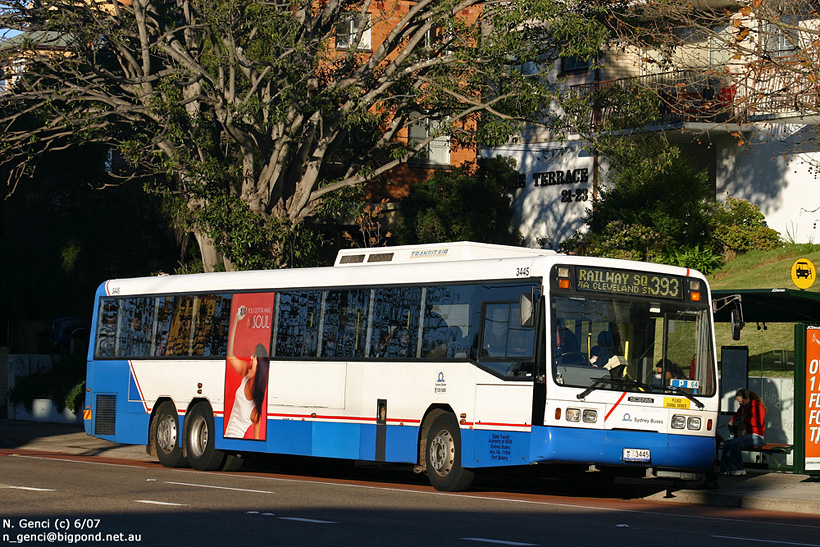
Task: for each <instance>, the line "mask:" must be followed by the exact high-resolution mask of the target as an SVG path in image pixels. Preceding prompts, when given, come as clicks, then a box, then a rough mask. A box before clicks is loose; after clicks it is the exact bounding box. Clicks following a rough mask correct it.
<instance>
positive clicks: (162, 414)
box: [151, 401, 188, 467]
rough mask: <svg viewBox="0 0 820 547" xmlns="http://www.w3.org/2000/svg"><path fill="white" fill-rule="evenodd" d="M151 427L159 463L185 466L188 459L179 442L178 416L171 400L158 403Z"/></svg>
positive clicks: (168, 465) (170, 465)
mask: <svg viewBox="0 0 820 547" xmlns="http://www.w3.org/2000/svg"><path fill="white" fill-rule="evenodd" d="M151 427H152V428H153V429H154V430H153V432H152V436H151V438H152V439H153V440H154V450H155V451H156V453H157V459H158V460H159V463H161V464H162V465H163V466H164V467H186V466H187V465H188V459H187V458H186V457H185V452H183V450H182V447H181V446H180V443H179V440H180V439H179V416H178V415H177V409H176V407H174V404H173V403H172V402H171V401H164V402H162V403H161V404H160V405H159V408H158V409H157V413H156V414H155V415H154V420H153V422H151Z"/></svg>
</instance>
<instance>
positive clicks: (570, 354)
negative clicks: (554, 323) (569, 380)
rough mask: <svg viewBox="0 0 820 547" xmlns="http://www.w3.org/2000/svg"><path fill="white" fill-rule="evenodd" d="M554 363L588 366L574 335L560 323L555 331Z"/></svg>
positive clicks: (587, 361)
mask: <svg viewBox="0 0 820 547" xmlns="http://www.w3.org/2000/svg"><path fill="white" fill-rule="evenodd" d="M555 361H556V363H558V364H563V365H567V364H570V365H580V364H585V365H586V364H589V360H588V359H587V357H586V355H584V354H583V353H582V352H581V346H580V345H579V344H578V338H577V337H576V336H575V333H573V332H572V330H571V329H568V328H566V326H565V325H564V323H563V322H562V321H559V322H558V328H557V329H556V330H555Z"/></svg>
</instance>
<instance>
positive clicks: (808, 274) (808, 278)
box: [792, 258, 817, 289]
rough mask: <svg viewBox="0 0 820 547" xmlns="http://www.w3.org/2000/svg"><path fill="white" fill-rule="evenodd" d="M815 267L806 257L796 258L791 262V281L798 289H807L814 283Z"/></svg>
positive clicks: (815, 276)
mask: <svg viewBox="0 0 820 547" xmlns="http://www.w3.org/2000/svg"><path fill="white" fill-rule="evenodd" d="M816 278H817V269H816V268H815V267H814V264H813V263H812V261H811V260H809V259H808V258H798V259H797V260H795V261H794V264H792V282H793V283H794V284H795V285H796V286H797V288H798V289H808V288H809V287H811V286H812V285H814V280H815V279H816Z"/></svg>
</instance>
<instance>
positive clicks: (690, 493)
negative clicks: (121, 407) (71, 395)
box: [0, 420, 820, 515]
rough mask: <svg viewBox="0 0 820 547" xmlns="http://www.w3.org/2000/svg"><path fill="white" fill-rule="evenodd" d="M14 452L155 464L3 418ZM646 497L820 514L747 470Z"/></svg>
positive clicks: (63, 431) (3, 447)
mask: <svg viewBox="0 0 820 547" xmlns="http://www.w3.org/2000/svg"><path fill="white" fill-rule="evenodd" d="M13 449H27V450H42V451H45V452H59V453H63V454H75V455H84V456H100V457H110V458H124V459H131V460H139V461H156V458H155V457H153V456H149V455H148V454H147V453H146V452H145V447H144V446H132V445H121V444H116V443H112V442H109V441H105V440H103V439H98V438H96V437H91V436H88V435H86V434H85V432H84V431H83V428H82V427H81V426H79V425H66V424H55V423H42V422H24V421H14V420H0V453H4V452H5V453H8V452H9V451H10V450H13ZM644 499H648V500H653V501H664V502H670V503H674V502H678V503H691V504H700V505H712V506H719V507H745V508H750V509H762V510H768V511H786V512H793V513H809V514H814V515H820V480H817V479H813V478H812V477H809V476H808V475H797V474H794V473H784V472H775V471H769V470H765V469H747V474H746V475H743V476H731V475H722V476H720V477H719V478H718V487H717V488H713V489H702V490H680V489H678V490H666V491H661V492H656V493H653V494H650V495H647V496H644Z"/></svg>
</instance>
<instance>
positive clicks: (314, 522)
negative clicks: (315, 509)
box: [277, 517, 338, 524]
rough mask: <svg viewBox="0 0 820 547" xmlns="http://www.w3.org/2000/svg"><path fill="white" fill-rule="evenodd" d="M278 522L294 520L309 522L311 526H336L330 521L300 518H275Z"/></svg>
mask: <svg viewBox="0 0 820 547" xmlns="http://www.w3.org/2000/svg"><path fill="white" fill-rule="evenodd" d="M277 518H279V520H295V521H297V522H310V523H312V524H338V523H337V522H334V521H332V520H319V519H306V518H302V517H277Z"/></svg>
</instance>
